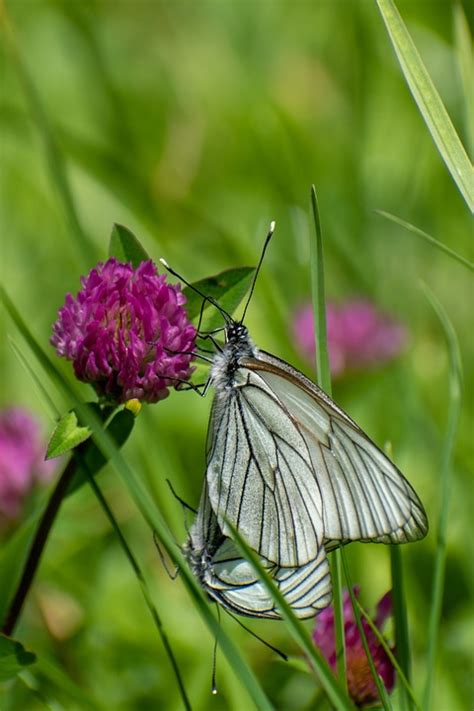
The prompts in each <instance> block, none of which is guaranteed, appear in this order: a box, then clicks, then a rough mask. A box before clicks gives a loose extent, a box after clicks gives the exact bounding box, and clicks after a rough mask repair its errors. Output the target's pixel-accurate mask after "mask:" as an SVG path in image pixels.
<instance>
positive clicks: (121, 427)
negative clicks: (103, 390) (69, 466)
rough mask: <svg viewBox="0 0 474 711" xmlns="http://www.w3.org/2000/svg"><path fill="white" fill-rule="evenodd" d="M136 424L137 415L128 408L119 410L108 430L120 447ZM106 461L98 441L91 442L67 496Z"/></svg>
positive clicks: (95, 472)
mask: <svg viewBox="0 0 474 711" xmlns="http://www.w3.org/2000/svg"><path fill="white" fill-rule="evenodd" d="M134 424H135V415H134V414H133V413H132V412H131V411H130V410H128V409H123V410H119V412H117V413H116V414H115V415H114V416H113V418H112V419H111V420H110V422H109V423H108V425H107V427H106V432H107V434H108V435H109V436H110V437H111V438H112V439H113V441H114V442H115V445H116V446H117V448H118V449H120V448H121V447H122V446H123V445H124V444H125V442H126V441H127V439H128V437H129V435H130V433H131V431H132V429H133V425H134ZM106 463H107V460H106V458H105V457H104V455H103V454H102V452H101V451H100V449H99V448H98V446H97V445H96V443H95V442H90V443H89V444H88V446H87V449H86V451H85V452H84V460H83V461H80V462H79V464H78V468H77V472H76V474H75V476H74V478H73V480H72V481H71V483H70V485H69V489H68V492H67V496H70V495H71V494H72V493H73V492H74V491H76V490H77V489H79V488H80V487H81V486H82V485H83V484H84V483H85V482H86V481H87V480H88V475H89V476H94V475H95V474H97V472H99V471H100V469H102V467H103V466H104V465H105V464H106ZM86 468H87V470H86Z"/></svg>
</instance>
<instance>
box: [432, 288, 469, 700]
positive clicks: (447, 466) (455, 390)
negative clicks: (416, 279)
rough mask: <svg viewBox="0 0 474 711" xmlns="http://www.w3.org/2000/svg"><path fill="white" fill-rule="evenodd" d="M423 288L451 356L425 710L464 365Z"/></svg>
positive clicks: (443, 317) (443, 316) (441, 313)
mask: <svg viewBox="0 0 474 711" xmlns="http://www.w3.org/2000/svg"><path fill="white" fill-rule="evenodd" d="M423 290H424V292H425V295H426V298H427V299H428V301H429V303H430V304H431V307H432V308H433V310H434V312H435V313H436V315H437V317H438V319H439V321H440V323H441V327H442V329H443V332H444V336H445V338H446V343H447V347H448V356H449V400H448V422H447V429H446V436H445V440H444V446H443V452H442V458H441V466H440V477H439V500H440V502H441V503H440V510H439V514H438V521H437V542H436V555H435V564H434V573H433V589H432V599H431V609H430V616H429V623H428V644H427V650H428V652H427V676H426V682H425V689H424V695H423V707H424V709H425V711H429V709H430V708H431V707H432V703H433V691H434V682H435V676H436V660H437V652H438V641H439V633H440V629H439V628H440V622H441V607H442V603H443V592H444V579H445V571H446V534H447V528H448V510H449V501H450V497H451V475H452V457H453V449H454V442H455V439H456V431H457V426H458V421H459V416H460V414H461V391H462V366H461V354H460V349H459V343H458V339H457V336H456V332H455V330H454V327H453V325H452V323H451V321H450V319H449V316H448V314H447V313H446V311H445V310H444V308H443V306H442V305H441V303H440V302H439V301H438V299H437V298H436V296H435V295H434V294H433V292H432V291H431V290H430V289H429V288H428V287H427V286H426V285H423Z"/></svg>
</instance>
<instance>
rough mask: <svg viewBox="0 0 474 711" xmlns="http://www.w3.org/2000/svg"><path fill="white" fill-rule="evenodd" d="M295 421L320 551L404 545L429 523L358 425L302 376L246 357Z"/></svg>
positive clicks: (265, 359)
mask: <svg viewBox="0 0 474 711" xmlns="http://www.w3.org/2000/svg"><path fill="white" fill-rule="evenodd" d="M243 365H245V366H246V367H247V368H249V369H251V370H252V371H255V372H257V373H258V374H259V376H260V377H261V379H262V380H264V382H265V383H266V384H267V385H268V387H269V388H270V389H271V391H272V392H273V393H274V395H275V396H277V397H278V399H279V401H280V402H281V404H282V406H283V407H284V408H285V409H286V410H287V412H288V414H289V415H290V416H291V418H292V419H293V420H294V422H295V423H296V425H297V427H298V429H299V431H300V433H301V434H302V436H303V438H304V440H305V443H306V446H307V448H308V450H309V452H310V456H311V462H312V467H313V471H314V474H315V476H316V478H317V481H318V484H319V487H320V490H321V496H322V502H323V518H324V540H325V544H326V548H331V547H332V546H333V545H334V544H335V543H336V542H347V541H354V540H360V541H373V542H381V543H407V542H410V541H416V540H418V539H420V538H423V537H424V536H425V535H426V533H427V531H428V521H427V518H426V514H425V511H424V509H423V506H422V504H421V502H420V500H419V498H418V496H417V495H416V493H415V491H414V490H413V488H412V487H411V485H410V484H409V483H408V481H407V480H406V479H405V477H404V476H403V474H402V473H401V472H400V471H399V470H398V469H397V467H396V466H395V465H394V464H393V463H392V462H391V461H390V460H389V459H388V457H387V456H386V455H385V454H384V453H383V452H382V451H381V450H380V449H379V448H378V447H377V446H376V445H375V444H374V443H373V442H372V441H371V440H370V439H369V437H367V435H366V434H365V433H364V432H363V431H362V430H361V429H360V427H359V426H358V425H357V424H356V423H355V422H354V421H353V420H352V419H351V418H350V417H349V416H348V415H347V414H346V413H345V412H344V411H343V410H341V409H340V408H339V407H338V406H337V405H336V404H335V403H334V402H333V401H332V400H331V398H329V397H328V395H326V393H324V392H323V391H322V390H321V389H320V388H318V387H317V386H316V385H315V384H314V383H312V382H311V381H310V380H309V379H308V378H306V377H305V376H304V375H303V374H302V373H300V372H299V371H297V370H296V369H294V368H292V367H291V366H290V365H288V364H287V363H285V362H284V361H281V360H279V359H278V358H275V356H272V355H270V354H267V353H264V352H262V351H261V352H260V353H259V355H258V358H252V359H246V360H245V361H244V363H243Z"/></svg>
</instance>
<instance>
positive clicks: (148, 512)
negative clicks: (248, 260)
mask: <svg viewBox="0 0 474 711" xmlns="http://www.w3.org/2000/svg"><path fill="white" fill-rule="evenodd" d="M0 299H1V300H2V301H3V304H4V306H5V308H6V310H7V312H8V313H9V315H10V317H11V318H12V320H13V322H14V323H15V325H16V327H17V328H18V330H19V331H20V333H21V334H22V336H23V337H24V339H25V341H26V342H27V344H28V346H29V347H30V349H31V350H32V352H33V353H34V355H35V356H36V358H37V359H38V361H39V363H40V364H41V366H42V367H43V369H44V370H45V372H46V373H47V375H48V376H49V377H50V378H51V380H52V382H54V383H55V385H57V386H58V388H59V389H60V391H61V392H63V393H64V395H65V396H66V397H67V398H68V399H70V400H71V401H72V405H73V406H74V408H75V409H77V412H78V415H80V417H81V418H82V420H83V421H84V422H85V423H86V424H87V425H88V426H89V427H90V428H91V429H92V430H93V438H94V440H95V442H96V444H97V446H98V448H99V449H100V451H101V452H102V453H103V455H104V457H105V458H106V459H107V460H109V461H110V464H111V466H112V467H113V468H114V469H115V471H116V472H117V473H118V474H119V476H120V477H121V479H122V480H123V482H124V483H125V486H126V487H127V489H128V491H129V492H130V495H131V497H132V499H133V500H134V501H135V503H136V505H137V507H138V509H139V510H140V511H141V513H142V515H143V516H144V518H145V520H146V521H147V523H148V524H149V525H150V527H151V528H152V530H154V531H155V532H156V534H157V536H158V538H159V540H160V543H161V544H162V546H163V548H164V549H165V550H166V553H167V554H168V556H169V557H170V559H171V560H172V561H173V563H175V564H176V565H178V566H179V567H180V571H181V580H182V581H183V584H184V585H185V587H186V589H187V590H188V592H189V594H190V596H191V599H192V600H193V603H194V604H195V606H196V607H197V609H198V612H199V614H200V615H201V617H202V618H203V621H204V622H205V624H206V625H207V627H208V628H209V630H210V632H211V634H212V635H213V636H214V637H217V638H218V642H219V645H220V647H221V648H222V651H223V652H224V654H225V656H226V657H227V659H228V661H229V664H230V666H231V667H232V669H233V670H234V673H235V675H236V677H237V678H238V679H239V680H240V682H241V684H242V686H243V688H245V689H246V690H247V692H248V694H249V695H250V697H251V698H252V700H253V702H254V704H255V706H256V707H257V709H261V710H263V711H271V710H272V709H273V706H272V704H271V703H270V701H269V700H268V698H267V696H266V694H265V692H264V691H263V689H262V688H261V686H260V684H259V682H258V679H257V678H256V676H255V674H254V673H253V671H252V670H251V668H250V667H249V665H248V664H247V663H246V662H245V660H244V659H243V657H242V656H241V654H240V652H239V650H238V648H237V647H236V646H235V644H234V643H233V642H232V641H231V640H230V638H229V637H228V635H227V634H226V633H225V630H224V629H222V627H220V625H219V623H218V621H217V620H216V618H215V616H214V614H213V613H212V612H211V610H210V607H209V603H208V602H207V600H206V599H205V597H204V593H203V591H202V589H201V587H200V585H199V584H198V582H197V581H196V579H195V577H194V575H193V574H192V572H191V570H190V569H189V567H188V565H187V563H186V562H185V560H184V558H183V556H182V553H181V551H180V550H179V549H178V548H177V546H176V544H175V541H174V539H173V537H172V535H171V533H170V532H169V530H168V527H167V526H166V524H165V522H164V520H163V518H162V516H161V513H160V512H159V511H158V509H157V507H156V503H155V502H154V501H153V500H152V498H151V497H150V496H149V495H148V492H147V491H146V489H145V488H144V486H143V483H142V481H141V479H140V478H139V477H138V476H137V475H136V474H135V473H134V471H133V470H132V469H131V468H130V467H129V466H128V464H127V462H126V461H125V460H124V459H123V457H122V455H121V453H120V451H119V450H118V449H117V447H116V445H115V443H114V441H113V440H112V438H111V437H110V435H108V434H107V432H105V431H104V430H103V428H102V425H101V423H100V420H99V419H98V417H97V415H96V414H95V413H94V411H93V410H92V408H90V407H89V406H87V405H85V404H84V403H83V402H82V401H81V399H80V397H79V395H78V392H77V390H76V388H75V386H74V385H72V384H71V383H69V382H68V381H67V380H66V379H65V378H64V377H63V375H62V374H61V372H60V371H59V369H58V368H57V367H56V366H55V365H54V363H53V362H52V361H51V359H50V358H49V357H48V356H47V355H46V353H45V352H44V351H43V349H42V348H41V346H40V345H39V343H38V342H37V341H36V339H35V338H34V336H33V335H32V333H31V332H30V330H29V329H28V327H27V326H26V324H25V323H24V321H23V319H22V318H21V316H20V314H19V313H18V311H17V310H16V308H15V306H14V305H13V303H12V302H11V300H10V298H9V297H8V295H7V294H6V292H5V291H4V289H3V288H2V287H0Z"/></svg>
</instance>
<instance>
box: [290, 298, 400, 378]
mask: <svg viewBox="0 0 474 711" xmlns="http://www.w3.org/2000/svg"><path fill="white" fill-rule="evenodd" d="M326 319H327V334H328V351H329V363H330V367H331V373H332V374H333V376H336V377H337V376H338V375H342V374H343V373H344V372H345V371H347V370H355V369H361V368H367V367H370V366H374V365H378V364H381V363H385V362H387V361H389V360H392V359H393V358H395V357H396V356H398V355H399V354H400V353H401V352H402V350H403V348H404V347H405V345H406V342H407V332H406V329H405V327H404V326H403V325H401V324H399V323H397V322H395V321H394V320H393V319H392V318H390V316H387V315H386V314H384V313H382V312H380V311H379V310H378V309H377V308H376V307H375V306H374V305H373V304H371V303H370V302H369V301H363V300H354V301H348V302H347V303H345V304H342V305H340V306H339V305H336V304H334V303H328V304H327V310H326ZM293 335H294V338H295V341H296V345H297V347H298V349H299V351H300V352H301V353H302V355H303V356H304V357H305V358H307V359H308V360H314V355H315V342H314V318H313V308H312V306H311V305H310V304H307V305H304V306H302V307H300V308H299V309H298V310H297V311H296V314H295V318H294V322H293Z"/></svg>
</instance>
